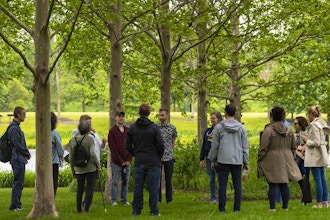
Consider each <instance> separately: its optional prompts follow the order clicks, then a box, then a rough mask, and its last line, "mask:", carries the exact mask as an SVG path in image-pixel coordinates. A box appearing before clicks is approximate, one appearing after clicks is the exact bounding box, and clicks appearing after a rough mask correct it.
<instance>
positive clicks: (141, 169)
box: [125, 104, 164, 216]
mask: <svg viewBox="0 0 330 220" xmlns="http://www.w3.org/2000/svg"><path fill="white" fill-rule="evenodd" d="M149 114H150V108H149V106H148V105H147V104H142V105H141V106H140V108H139V115H140V118H138V119H137V121H136V122H135V123H134V124H132V125H131V126H130V128H129V129H128V133H127V138H126V143H125V147H126V149H127V150H128V151H129V152H130V153H131V154H132V156H134V157H135V160H134V198H133V213H132V214H133V215H141V210H142V208H143V186H144V182H145V180H146V179H147V185H148V191H149V208H150V215H152V216H159V215H160V214H159V209H158V205H157V203H158V197H159V195H158V189H159V185H160V175H161V166H162V163H161V158H162V156H163V154H164V142H163V139H162V136H161V133H160V130H159V128H158V126H157V125H156V124H155V123H153V122H152V121H150V120H149V119H148V116H149Z"/></svg>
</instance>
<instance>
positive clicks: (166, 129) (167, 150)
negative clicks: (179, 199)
mask: <svg viewBox="0 0 330 220" xmlns="http://www.w3.org/2000/svg"><path fill="white" fill-rule="evenodd" d="M158 117H159V121H160V123H158V124H157V125H158V127H159V129H160V132H161V134H162V138H163V141H164V155H163V157H162V164H163V166H162V167H164V176H165V189H166V192H165V195H166V203H167V204H170V203H172V194H173V192H172V175H173V170H174V157H173V151H174V146H175V140H176V138H177V136H178V135H177V132H176V127H175V126H174V125H172V124H170V123H169V121H168V110H167V109H159V113H158ZM161 183H162V175H160V184H159V185H160V186H159V199H158V201H159V202H161V201H162V184H161Z"/></svg>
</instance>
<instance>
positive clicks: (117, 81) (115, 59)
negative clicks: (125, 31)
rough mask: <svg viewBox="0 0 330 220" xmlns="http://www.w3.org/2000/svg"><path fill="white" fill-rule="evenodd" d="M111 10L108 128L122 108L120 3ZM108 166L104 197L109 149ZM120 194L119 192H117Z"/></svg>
mask: <svg viewBox="0 0 330 220" xmlns="http://www.w3.org/2000/svg"><path fill="white" fill-rule="evenodd" d="M112 12H113V14H115V15H116V16H115V17H114V18H113V19H112V21H111V22H110V25H109V36H110V45H111V49H110V50H111V51H110V53H111V54H110V87H109V96H110V97H109V98H110V111H109V114H110V115H109V126H110V128H111V127H112V126H114V125H115V116H116V112H117V111H119V110H124V109H123V103H122V101H123V99H122V72H121V70H122V63H123V55H122V42H121V39H122V22H121V3H120V2H118V3H115V4H113V7H112ZM107 160H108V167H107V178H106V181H105V190H104V196H105V198H109V196H110V190H111V185H110V183H111V176H112V173H111V166H110V163H111V152H110V149H109V154H108V159H107ZM119 195H120V194H119Z"/></svg>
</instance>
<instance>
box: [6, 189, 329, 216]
mask: <svg viewBox="0 0 330 220" xmlns="http://www.w3.org/2000/svg"><path fill="white" fill-rule="evenodd" d="M10 193H11V189H8V188H7V189H0V198H1V200H0V208H1V209H2V212H1V217H0V218H1V219H25V218H26V216H27V215H28V214H29V212H30V210H31V208H32V204H33V193H34V189H33V188H25V189H24V190H23V195H22V204H23V208H24V210H23V211H20V212H13V211H9V210H8V206H9V203H10ZM243 194H244V192H243ZM75 195H76V194H75V193H74V192H70V191H69V189H68V188H59V189H58V193H57V197H56V209H57V211H58V212H59V219H64V220H66V219H71V220H72V219H115V220H117V219H154V218H156V217H151V216H149V206H148V195H147V194H146V193H145V195H144V209H143V210H142V216H139V217H136V216H132V215H131V213H132V207H131V206H121V205H118V206H111V205H110V203H109V202H108V201H106V202H105V203H106V210H107V213H105V211H104V207H103V203H102V197H101V193H100V192H95V193H94V199H93V205H92V206H91V209H90V213H89V214H78V213H77V212H76V205H75ZM132 197H133V195H132V193H131V192H130V193H129V195H128V198H129V201H130V202H131V201H132ZM207 197H208V194H206V193H203V192H182V191H176V192H175V193H174V196H173V198H174V199H173V203H172V204H166V203H160V204H159V210H160V213H161V216H160V217H157V218H158V219H167V220H168V219H174V220H178V219H188V220H195V219H196V220H197V219H224V220H226V219H228V220H229V219H230V220H232V219H246V220H256V219H304V220H307V219H318V220H323V219H329V217H328V215H329V209H313V208H312V207H311V205H308V206H302V205H301V204H300V201H299V200H291V201H290V203H289V211H282V210H281V206H280V204H279V203H278V204H277V211H276V212H274V213H272V212H268V201H267V200H253V201H250V200H243V201H242V206H241V212H239V213H234V212H233V211H232V207H233V201H232V200H231V199H230V200H229V201H228V202H227V206H226V212H225V213H219V212H218V208H217V205H211V204H210V203H209V202H208V201H207V199H206V198H207ZM40 219H53V218H51V217H44V218H40Z"/></svg>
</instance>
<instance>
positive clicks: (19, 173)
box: [9, 160, 25, 210]
mask: <svg viewBox="0 0 330 220" xmlns="http://www.w3.org/2000/svg"><path fill="white" fill-rule="evenodd" d="M11 167H12V169H13V174H14V181H13V185H12V191H11V205H10V207H9V209H11V210H13V209H16V208H22V207H21V206H22V204H21V196H22V191H23V186H24V177H25V164H24V163H22V162H19V161H17V160H13V161H11Z"/></svg>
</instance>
